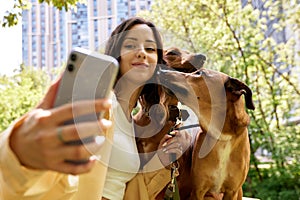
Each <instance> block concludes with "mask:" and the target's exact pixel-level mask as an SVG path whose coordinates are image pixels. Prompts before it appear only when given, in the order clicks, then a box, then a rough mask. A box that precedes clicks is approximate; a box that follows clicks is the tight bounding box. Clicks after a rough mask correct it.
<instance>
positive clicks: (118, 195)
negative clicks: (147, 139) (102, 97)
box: [103, 18, 180, 200]
mask: <svg viewBox="0 0 300 200" xmlns="http://www.w3.org/2000/svg"><path fill="white" fill-rule="evenodd" d="M120 41H122V42H120ZM106 50H107V51H106V54H108V55H111V56H113V57H115V58H117V59H118V61H119V63H120V73H119V78H118V80H117V83H116V85H115V87H114V93H115V97H116V100H117V101H113V102H117V105H114V104H113V105H114V106H113V110H114V112H113V118H114V122H115V130H114V145H113V148H112V152H111V157H110V162H109V168H108V173H107V177H106V182H105V187H104V193H103V199H113V200H117V199H123V196H124V192H125V188H126V183H127V182H128V181H130V180H131V179H132V178H133V177H134V176H135V174H136V173H137V172H138V170H139V168H140V159H139V152H138V150H137V146H136V143H135V137H136V136H137V135H139V133H136V132H135V127H134V121H133V119H132V114H131V113H132V110H133V108H134V107H135V106H136V104H137V101H138V99H139V97H140V95H141V92H142V90H143V88H144V85H145V83H146V82H151V81H154V80H153V79H155V74H156V73H155V72H156V70H157V69H158V67H157V64H163V63H164V61H163V59H162V58H163V51H162V50H163V49H162V42H161V38H160V34H159V32H158V31H157V30H156V28H155V26H154V25H153V24H152V23H150V22H147V21H145V20H143V19H140V18H132V19H130V20H127V21H125V22H124V23H123V24H122V25H120V26H118V27H117V28H116V30H115V31H114V32H113V33H112V37H111V38H110V40H109V41H108V44H107V47H106ZM148 86H150V87H151V89H152V90H154V91H155V90H156V89H157V87H158V86H157V85H156V84H148ZM147 90H149V89H147ZM156 91H157V90H156ZM154 96H156V98H159V96H158V92H156V93H154ZM154 96H153V98H154ZM162 125H164V123H162ZM176 145H177V143H176V144H174V143H172V144H170V145H168V149H170V151H171V152H172V151H176V149H175V148H174V147H177V146H176ZM177 153H180V152H178V151H177ZM156 159H157V160H158V158H156ZM159 159H160V160H163V163H164V164H165V163H168V164H169V163H170V162H169V155H168V154H162V155H161V156H160V157H159ZM160 160H159V162H160ZM155 163H156V161H154V160H153V161H152V162H150V163H149V165H154V164H155ZM156 168H157V169H161V168H164V166H163V164H161V163H159V165H158V166H156ZM168 178H169V177H168Z"/></svg>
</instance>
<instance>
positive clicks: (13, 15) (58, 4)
mask: <svg viewBox="0 0 300 200" xmlns="http://www.w3.org/2000/svg"><path fill="white" fill-rule="evenodd" d="M85 2H86V0H39V3H47V4H49V5H52V6H53V7H55V8H57V9H59V10H62V9H64V10H66V11H68V10H69V9H70V8H74V9H75V6H76V4H77V3H85ZM30 8H31V3H30V2H29V1H27V0H14V3H13V5H12V8H11V10H8V11H7V12H6V14H5V15H4V16H3V19H2V20H1V21H0V23H1V24H2V27H11V26H15V25H17V24H18V23H19V19H20V17H22V11H23V10H27V9H30Z"/></svg>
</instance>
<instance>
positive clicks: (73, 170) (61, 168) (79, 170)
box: [53, 160, 96, 175]
mask: <svg viewBox="0 0 300 200" xmlns="http://www.w3.org/2000/svg"><path fill="white" fill-rule="evenodd" d="M95 162H96V161H95V160H89V161H88V162H86V163H85V164H81V165H74V164H72V163H68V162H64V161H63V162H61V163H59V164H58V165H57V166H55V167H53V170H55V171H58V172H61V173H65V174H72V175H79V174H83V173H87V172H89V171H90V170H91V169H92V167H93V166H94V164H95Z"/></svg>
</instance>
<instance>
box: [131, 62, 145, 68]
mask: <svg viewBox="0 0 300 200" xmlns="http://www.w3.org/2000/svg"><path fill="white" fill-rule="evenodd" d="M132 66H133V67H146V68H148V67H149V65H148V64H146V63H142V62H135V63H132Z"/></svg>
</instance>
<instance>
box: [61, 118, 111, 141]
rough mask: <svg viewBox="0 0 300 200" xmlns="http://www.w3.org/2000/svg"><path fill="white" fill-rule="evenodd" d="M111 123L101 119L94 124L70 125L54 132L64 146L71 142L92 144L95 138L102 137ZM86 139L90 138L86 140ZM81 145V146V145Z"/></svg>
mask: <svg viewBox="0 0 300 200" xmlns="http://www.w3.org/2000/svg"><path fill="white" fill-rule="evenodd" d="M111 125H112V123H111V121H109V120H106V119H101V120H99V121H96V122H82V123H77V124H72V125H66V126H60V127H58V128H57V130H56V133H55V134H56V136H57V138H58V140H59V141H60V142H62V143H64V144H66V143H67V144H71V142H72V141H78V140H79V141H80V140H81V141H82V143H89V142H93V141H94V138H95V136H97V135H103V132H105V131H106V130H107V129H108V128H109V127H111ZM86 138H90V140H89V139H86ZM82 143H81V144H82Z"/></svg>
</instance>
